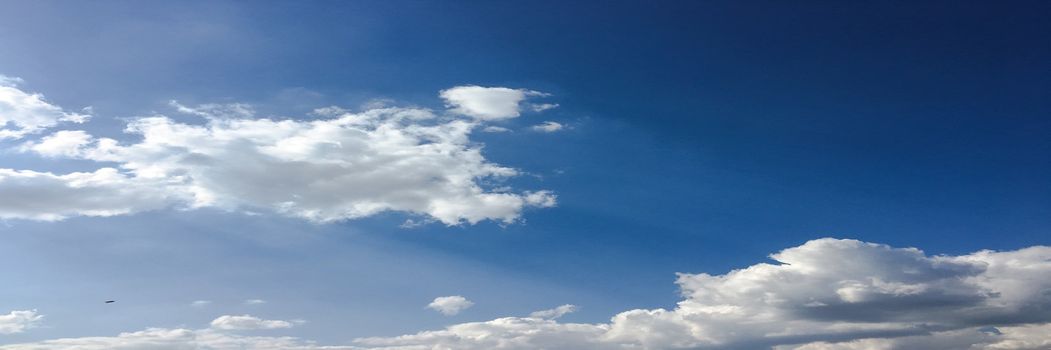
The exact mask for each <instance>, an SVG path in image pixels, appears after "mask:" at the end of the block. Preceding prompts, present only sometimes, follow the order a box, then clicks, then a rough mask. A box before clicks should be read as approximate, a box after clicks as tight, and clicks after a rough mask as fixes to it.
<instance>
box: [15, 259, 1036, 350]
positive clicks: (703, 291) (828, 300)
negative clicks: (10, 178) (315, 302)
mask: <svg viewBox="0 0 1051 350" xmlns="http://www.w3.org/2000/svg"><path fill="white" fill-rule="evenodd" d="M771 258H773V259H774V260H776V261H778V262H779V263H778V264H769V263H760V264H756V265H752V266H749V267H747V268H743V269H739V270H733V271H730V272H729V273H726V274H722V275H709V274H703V273H702V274H680V275H679V278H678V280H677V283H678V285H679V286H680V288H681V290H682V294H683V300H682V301H680V302H679V303H678V304H677V305H676V307H675V308H672V309H636V310H629V311H625V312H621V313H619V314H617V315H615V316H613V317H612V319H611V320H610V321H609V322H608V323H598V324H581V323H561V322H558V321H556V320H555V319H554V318H556V317H557V316H559V315H561V314H564V313H566V312H569V311H571V309H572V307H571V306H568V305H564V306H562V307H559V308H555V309H552V310H544V311H538V312H535V313H533V314H531V315H530V317H506V318H498V319H495V320H491V321H485V322H470V323H462V324H455V325H451V326H448V327H446V328H445V329H441V330H433V331H424V332H419V333H416V334H410V335H402V336H397V337H368V338H360V339H357V340H355V341H354V343H353V346H351V347H346V348H353V349H386V350H409V349H457V350H472V349H504V350H510V349H523V350H524V349H684V348H688V349H771V348H773V349H778V350H790V349H800V350H821V349H945V350H948V349H988V350H992V349H1001V350H1002V349H1048V348H1049V346H1051V337H1049V336H1048V334H1051V247H1044V246H1037V247H1030V248H1025V249H1020V250H1015V251H1006V252H994V251H980V252H977V253H973V254H967V255H960V256H929V255H926V254H924V253H923V252H922V251H920V250H918V249H913V248H892V247H889V246H886V245H880V244H872V243H865V242H860V241H855V240H839V239H818V240H813V241H810V242H807V243H805V244H803V245H801V246H798V247H793V248H789V249H785V250H783V251H781V252H779V253H777V254H773V255H771ZM147 332H149V331H147ZM153 332H154V333H157V334H161V335H164V334H169V333H171V332H181V333H179V334H184V338H186V339H188V340H185V342H184V343H181V344H184V345H185V346H187V347H189V346H194V345H195V346H198V348H200V347H205V346H211V347H212V348H216V349H225V348H232V347H222V346H213V345H211V344H213V343H215V344H220V343H218V342H219V341H218V340H214V341H213V343H204V342H202V340H201V334H209V335H210V336H213V337H218V336H215V335H214V333H209V331H207V330H205V331H188V330H154V331H153ZM133 334H136V333H133ZM144 334H145V333H144ZM186 334H188V335H186ZM157 337H160V336H159V335H158V336H157ZM224 337H227V338H221V339H222V341H223V342H227V343H222V344H238V345H240V346H244V347H247V348H253V347H251V345H245V344H249V343H246V341H247V340H245V339H248V338H230V337H229V336H224ZM126 338H133V337H130V336H127V335H121V336H118V337H115V338H94V339H96V340H95V341H96V342H98V343H104V342H116V341H117V340H123V341H127V339H126ZM140 338H141V337H140ZM99 339H104V340H99ZM136 339H139V338H136ZM216 339H220V338H216ZM253 339H255V340H252V341H258V342H261V343H266V342H275V341H284V342H285V344H286V345H287V346H288V348H296V346H299V348H302V349H306V348H309V347H303V346H313V344H312V343H309V342H303V341H300V340H296V339H289V338H253ZM58 341H62V342H65V344H83V343H85V341H82V340H77V339H67V340H58ZM78 341H80V342H79V343H78ZM139 341H144V340H141V339H140V340H139ZM51 342H57V341H51ZM48 344H53V343H49V342H42V343H35V344H16V345H9V346H7V347H0V349H48V348H58V347H57V346H54V345H48ZM107 344H108V343H107ZM187 344H188V345H187ZM48 346H51V347H48ZM158 348H164V347H158ZM171 348H173V349H174V348H177V347H171ZM191 348H192V347H191ZM206 348H207V347H206ZM258 348H265V347H262V346H260V347H258ZM88 349H92V348H91V347H88Z"/></svg>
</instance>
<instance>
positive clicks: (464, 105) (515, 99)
mask: <svg viewBox="0 0 1051 350" xmlns="http://www.w3.org/2000/svg"><path fill="white" fill-rule="evenodd" d="M438 95H439V96H441V98H442V99H444V100H445V103H446V104H447V105H448V106H449V107H450V111H452V112H453V113H458V114H462V115H466V116H470V117H474V118H475V119H477V120H487V121H492V120H503V119H511V118H516V117H518V116H519V115H521V113H522V106H521V103H522V101H525V100H526V99H527V98H529V97H540V96H548V94H545V93H542V92H539V91H532V90H525V89H509V88H505V87H482V86H476V85H469V86H457V87H454V88H451V89H447V90H442V91H441V92H440V93H439V94H438Z"/></svg>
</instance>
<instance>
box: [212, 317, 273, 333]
mask: <svg viewBox="0 0 1051 350" xmlns="http://www.w3.org/2000/svg"><path fill="white" fill-rule="evenodd" d="M212 328H214V329H224V330H253V329H279V328H292V322H288V321H282V320H264V319H261V318H258V317H254V316H251V315H240V316H232V315H223V316H219V317H218V318H216V319H215V320H212Z"/></svg>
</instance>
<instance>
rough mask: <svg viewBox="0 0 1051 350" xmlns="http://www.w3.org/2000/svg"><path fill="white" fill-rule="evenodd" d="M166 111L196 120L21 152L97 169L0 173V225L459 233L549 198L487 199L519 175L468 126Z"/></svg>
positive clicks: (44, 141) (386, 117)
mask: <svg viewBox="0 0 1051 350" xmlns="http://www.w3.org/2000/svg"><path fill="white" fill-rule="evenodd" d="M456 89H457V88H454V89H450V90H446V92H448V93H447V94H451V95H452V96H459V97H456V99H457V100H458V101H460V99H459V98H460V97H464V96H472V94H471V93H466V95H465V94H464V93H463V91H461V90H456ZM485 89H490V88H485ZM493 89H497V90H498V91H503V90H510V91H517V93H518V94H521V95H522V96H529V95H532V94H536V93H534V92H530V91H525V90H512V89H504V88H493ZM501 89H503V90H501ZM468 90H471V89H468ZM450 91H452V92H450ZM456 91H459V92H456ZM443 93H445V92H443ZM464 98H466V97H464ZM522 98H524V97H522ZM468 100H469V98H468ZM468 100H462V101H461V102H463V103H465V106H471V107H464V108H476V107H477V108H482V107H479V106H480V105H476V104H475V103H474V102H466V101H468ZM483 100H485V99H483ZM497 100H499V99H497ZM486 101H489V100H486ZM490 102H491V101H490ZM490 102H486V103H482V105H487V103H490ZM493 103H495V102H493ZM515 103H517V102H515ZM172 106H174V107H175V108H177V109H178V110H179V111H180V112H183V113H188V114H193V115H198V116H202V117H205V118H204V120H203V121H202V120H198V121H197V122H196V123H189V122H180V121H177V120H175V119H173V118H170V117H167V116H163V115H155V116H149V117H142V118H138V119H134V120H132V121H131V122H129V124H128V125H127V128H126V130H125V131H126V132H127V133H129V134H132V135H134V136H136V137H138V138H139V139H138V140H137V141H135V142H121V141H118V140H115V139H111V138H105V137H95V136H93V135H90V134H88V133H86V132H84V131H79V130H70V131H59V132H55V133H53V134H51V135H48V136H45V137H43V138H41V139H40V140H37V141H29V142H25V143H24V144H23V145H22V146H21V148H20V149H21V150H22V151H24V152H31V153H35V154H39V155H41V156H46V157H66V158H72V159H82V160H89V161H95V162H99V163H101V164H106V166H107V167H103V168H99V169H98V170H95V171H89V172H78V173H70V174H55V173H50V172H35V171H31V170H15V169H0V197H4V198H18V200H17V201H4V202H3V203H0V218H6V219H13V218H22V219H37V220H58V219H63V218H66V217H69V216H76V215H86V216H110V215H120V214H128V213H135V212H140V211H145V210H154V209H160V208H169V207H176V208H180V209H193V208H202V207H214V208H220V209H223V210H230V211H234V210H244V211H252V212H258V211H266V210H269V211H271V212H276V213H280V214H284V215H288V216H293V217H299V218H304V219H307V220H311V221H315V222H331V221H340V220H348V219H356V218H362V217H367V216H371V215H375V214H377V213H381V212H385V211H399V212H405V213H409V214H411V215H414V216H420V217H422V218H423V219H424V220H423V221H428V220H434V221H440V222H442V223H444V224H446V225H459V224H463V223H469V224H474V223H477V222H479V221H483V220H495V221H500V222H504V223H512V222H515V221H516V220H518V219H519V217H520V215H521V213H522V212H523V211H524V210H525V209H526V208H531V207H551V206H554V205H555V204H556V201H555V195H554V194H553V193H551V192H549V191H543V190H540V191H522V192H518V193H515V192H513V191H496V190H494V189H492V188H488V187H486V186H488V185H487V184H494V183H499V181H500V180H502V179H505V178H509V177H513V176H516V175H518V174H519V171H518V170H516V169H513V168H509V167H504V166H501V165H498V164H494V163H491V162H489V161H487V160H486V159H485V157H484V156H483V155H482V153H481V149H482V147H481V145H479V144H477V143H474V142H472V141H471V139H470V135H471V133H472V131H474V130H476V129H478V128H480V127H482V125H481V124H480V123H479V122H478V121H476V120H474V119H460V118H452V119H448V118H439V117H438V116H436V115H435V114H434V113H433V112H431V111H430V110H427V109H420V108H396V107H383V108H376V109H369V110H366V111H363V112H360V113H351V112H348V111H346V110H342V109H338V108H327V109H324V110H319V111H318V112H317V113H316V114H317V115H318V116H321V117H322V118H320V119H312V120H292V119H286V120H274V119H266V118H255V117H254V116H253V113H254V112H253V111H252V108H250V107H249V106H245V105H203V106H196V107H187V106H184V105H181V104H178V103H177V102H172ZM486 108H488V107H486ZM493 108H495V109H494V110H502V109H501V108H503V107H493ZM483 109H484V108H483ZM494 110H490V111H489V112H492V113H496V112H493V111H494ZM489 112H487V113H489ZM501 113H502V112H501ZM113 164H116V166H115V167H110V166H113Z"/></svg>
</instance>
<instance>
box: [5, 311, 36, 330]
mask: <svg viewBox="0 0 1051 350" xmlns="http://www.w3.org/2000/svg"><path fill="white" fill-rule="evenodd" d="M43 318H44V315H40V314H38V313H37V312H36V310H20V311H19V310H16V311H11V312H9V313H8V314H7V315H0V334H15V333H22V332H25V331H26V330H27V329H30V328H33V327H36V326H37V325H39V324H40V321H41V320H42V319H43Z"/></svg>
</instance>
